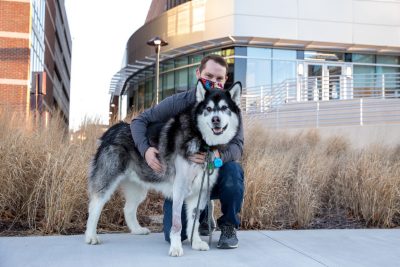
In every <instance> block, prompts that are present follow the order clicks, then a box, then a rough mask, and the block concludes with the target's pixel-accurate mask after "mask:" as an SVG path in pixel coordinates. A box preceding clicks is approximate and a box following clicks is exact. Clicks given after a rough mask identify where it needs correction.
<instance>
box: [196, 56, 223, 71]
mask: <svg viewBox="0 0 400 267" xmlns="http://www.w3.org/2000/svg"><path fill="white" fill-rule="evenodd" d="M209 60H213V61H215V62H217V63H218V64H219V65H221V66H222V67H225V69H226V74H228V63H226V60H225V59H224V58H223V57H221V56H219V55H214V54H211V55H208V56H205V57H203V59H202V60H201V62H200V66H199V71H200V73H201V72H202V71H203V69H204V68H205V67H206V63H207V62H208V61H209Z"/></svg>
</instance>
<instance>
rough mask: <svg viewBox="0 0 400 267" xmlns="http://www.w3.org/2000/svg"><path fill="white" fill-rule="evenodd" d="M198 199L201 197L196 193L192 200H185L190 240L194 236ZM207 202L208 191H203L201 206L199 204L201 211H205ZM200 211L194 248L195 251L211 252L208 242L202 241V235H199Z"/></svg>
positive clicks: (187, 230) (194, 237) (187, 229)
mask: <svg viewBox="0 0 400 267" xmlns="http://www.w3.org/2000/svg"><path fill="white" fill-rule="evenodd" d="M198 197H199V195H198V193H195V194H193V195H192V196H191V197H190V198H187V199H186V200H185V203H186V214H187V218H188V222H187V228H186V234H187V236H188V238H189V240H190V238H191V236H192V228H193V221H194V219H195V216H196V208H197V201H198ZM206 202H207V191H206V190H203V191H202V192H201V197H200V204H199V210H200V211H201V210H203V209H204V207H205V206H206ZM200 211H199V214H198V217H197V220H196V224H195V226H194V232H193V242H192V248H193V249H195V250H209V249H210V247H209V246H208V244H207V242H204V241H203V240H201V238H200V235H199V217H200Z"/></svg>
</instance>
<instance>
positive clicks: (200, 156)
mask: <svg viewBox="0 0 400 267" xmlns="http://www.w3.org/2000/svg"><path fill="white" fill-rule="evenodd" d="M206 155H207V154H206V153H205V152H200V153H196V154H193V155H191V156H189V160H191V161H193V162H194V163H198V164H203V163H204V162H205V161H206Z"/></svg>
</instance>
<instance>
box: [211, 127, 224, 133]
mask: <svg viewBox="0 0 400 267" xmlns="http://www.w3.org/2000/svg"><path fill="white" fill-rule="evenodd" d="M213 132H214V133H222V128H219V127H218V128H213Z"/></svg>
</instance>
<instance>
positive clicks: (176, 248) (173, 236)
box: [169, 184, 184, 257]
mask: <svg viewBox="0 0 400 267" xmlns="http://www.w3.org/2000/svg"><path fill="white" fill-rule="evenodd" d="M181 190H182V188H181V187H180V186H176V185H175V184H174V189H173V198H172V227H171V232H170V240H171V245H170V248H169V255H170V256H173V257H179V256H182V255H183V248H182V241H181V231H182V217H181V214H182V205H183V199H184V194H183V192H182V191H181Z"/></svg>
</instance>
